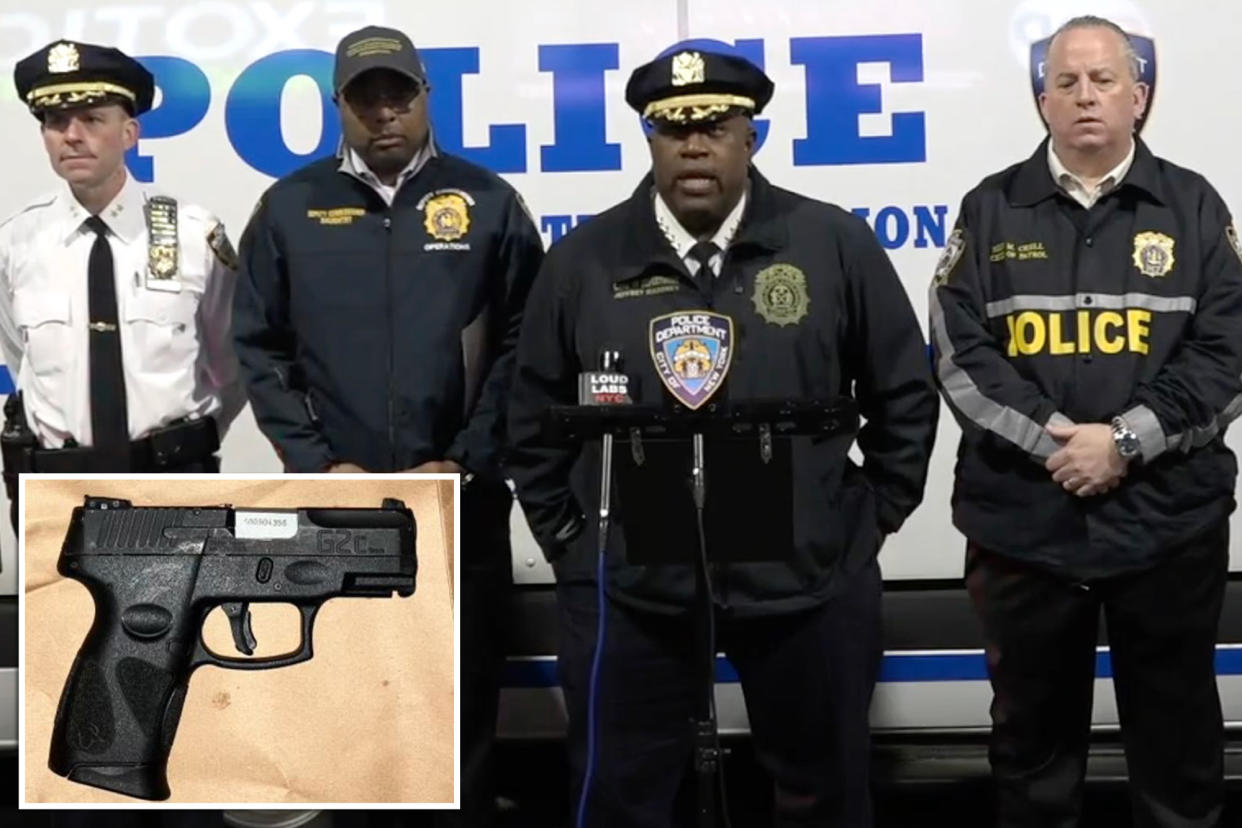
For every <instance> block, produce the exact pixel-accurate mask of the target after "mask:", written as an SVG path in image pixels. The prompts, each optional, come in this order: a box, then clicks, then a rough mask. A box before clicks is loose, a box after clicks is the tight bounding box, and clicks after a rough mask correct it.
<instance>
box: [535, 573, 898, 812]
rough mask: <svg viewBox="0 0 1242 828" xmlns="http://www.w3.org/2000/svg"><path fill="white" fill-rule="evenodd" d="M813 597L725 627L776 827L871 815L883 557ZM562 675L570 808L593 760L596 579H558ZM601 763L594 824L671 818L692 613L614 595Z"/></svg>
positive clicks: (690, 664) (691, 668) (692, 657)
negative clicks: (839, 587) (590, 716)
mask: <svg viewBox="0 0 1242 828" xmlns="http://www.w3.org/2000/svg"><path fill="white" fill-rule="evenodd" d="M847 577H848V579H849V581H850V583H849V585H848V588H847V590H846V592H845V593H844V594H842V595H841V596H840V597H838V598H835V599H833V600H832V601H829V602H828V603H825V604H823V605H822V606H819V607H817V608H815V609H812V610H809V611H806V612H802V613H798V614H794V615H784V616H777V617H771V618H760V619H746V620H729V619H728V618H721V619H720V621H719V622H718V625H717V641H718V643H719V644H720V645H721V649H723V650H724V651H725V653H726V654H727V655H728V657H729V659H730V661H731V662H732V664H733V666H734V668H735V669H736V670H737V672H738V674H739V677H740V678H741V684H742V690H743V693H744V694H745V697H746V710H747V714H748V716H749V718H750V729H751V734H752V738H753V743H754V746H755V753H756V755H757V757H758V761H759V763H760V765H761V766H762V767H763V768H764V769H765V770H766V771H767V772H768V773H769V774H770V775H771V777H772V779H773V782H774V784H775V797H774V802H775V807H774V810H775V814H774V821H773V825H774V826H776V828H791V827H792V826H869V825H871V823H872V807H871V793H870V730H869V726H868V718H867V716H868V710H869V708H870V705H871V693H872V690H873V689H874V687H875V681H876V676H877V674H878V671H879V664H880V656H881V633H880V592H881V579H880V569H879V565H878V564H877V563H876V561H875V560H874V559H872V560H870V561H868V562H867V563H866V564H865V565H864V567H863V569H862V570H861V571H860V572H858V573H857V574H853V575H850V576H847ZM557 602H558V605H559V615H560V634H561V644H560V665H559V666H560V673H561V685H562V687H563V688H564V691H565V703H566V706H567V708H568V711H569V738H568V747H569V760H570V773H571V785H570V787H571V791H572V803H571V804H572V808H573V812H574V813H575V814H576V813H577V807H578V798H579V796H580V794H581V791H582V785H583V777H584V774H585V771H586V764H587V724H588V721H587V711H588V695H589V684H590V673H591V661H592V657H593V654H594V650H595V637H596V629H597V624H598V620H599V617H598V611H597V606H598V602H597V596H596V588H595V586H594V585H593V584H561V585H558V586H557ZM606 612H607V614H608V615H607V619H606V630H605V632H606V637H605V641H604V655H603V665H602V669H601V675H600V694H599V703H598V710H597V723H596V727H597V739H598V747H597V751H596V759H595V769H594V772H593V778H592V781H591V785H590V798H589V803H588V806H587V810H588V814H587V821H586V824H587V825H589V826H591V828H600V827H601V826H607V828H614V827H616V828H621V827H622V826H624V828H666V826H670V825H671V824H672V820H673V810H674V800H675V798H676V796H677V791H678V788H679V787H680V785H681V782H682V779H683V777H684V775H685V773H686V771H687V768H688V765H689V762H690V760H691V756H692V753H693V736H692V732H691V725H690V721H691V719H692V717H693V714H694V710H695V704H694V703H695V699H696V686H695V676H696V672H695V665H696V663H697V661H696V658H697V656H698V655H699V654H697V653H695V651H694V646H693V645H694V641H693V634H692V631H691V627H692V625H691V624H690V623H689V618H688V617H687V616H686V615H676V616H663V615H657V614H653V613H644V612H638V611H635V610H633V609H630V608H627V607H625V606H623V605H621V604H618V603H616V602H614V601H609V603H608V604H607V609H606Z"/></svg>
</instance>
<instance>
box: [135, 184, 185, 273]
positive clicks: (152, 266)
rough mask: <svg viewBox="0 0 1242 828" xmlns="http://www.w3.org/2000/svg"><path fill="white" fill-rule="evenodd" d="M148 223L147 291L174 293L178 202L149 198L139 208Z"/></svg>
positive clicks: (169, 199)
mask: <svg viewBox="0 0 1242 828" xmlns="http://www.w3.org/2000/svg"><path fill="white" fill-rule="evenodd" d="M142 211H143V215H144V216H145V217H146V221H147V281H146V283H147V288H148V289H149V290H166V291H171V292H173V293H176V292H177V291H179V290H181V280H180V279H178V278H177V264H178V262H177V200H176V199H174V198H169V197H168V196H152V197H151V198H149V199H147V203H146V204H144V205H143V208H142Z"/></svg>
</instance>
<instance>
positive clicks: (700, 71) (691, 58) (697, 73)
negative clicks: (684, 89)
mask: <svg viewBox="0 0 1242 828" xmlns="http://www.w3.org/2000/svg"><path fill="white" fill-rule="evenodd" d="M706 75H707V64H706V63H705V62H704V61H703V56H702V55H700V54H699V53H698V52H682V53H681V54H679V55H674V56H673V77H672V83H673V86H689V85H690V84H692V83H702V82H703V78H704V77H706Z"/></svg>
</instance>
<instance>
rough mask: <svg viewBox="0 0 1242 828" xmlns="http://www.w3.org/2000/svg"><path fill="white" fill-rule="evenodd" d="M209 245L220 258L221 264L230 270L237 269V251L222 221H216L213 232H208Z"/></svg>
mask: <svg viewBox="0 0 1242 828" xmlns="http://www.w3.org/2000/svg"><path fill="white" fill-rule="evenodd" d="M207 246H208V247H210V248H211V252H212V253H214V254H215V255H216V258H217V259H219V260H220V264H222V265H224V266H225V267H227V268H228V269H229V270H237V251H236V250H234V249H233V244H232V242H230V241H229V237H228V234H227V233H225V232H224V225H223V224H221V223H220V222H216V224H215V226H213V227H212V228H211V232H210V233H208V234H207Z"/></svg>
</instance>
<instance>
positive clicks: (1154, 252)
mask: <svg viewBox="0 0 1242 828" xmlns="http://www.w3.org/2000/svg"><path fill="white" fill-rule="evenodd" d="M1133 259H1134V266H1135V267H1137V268H1138V269H1139V272H1140V273H1142V274H1143V275H1144V276H1151V277H1158V276H1164V275H1166V274H1167V273H1168V272H1169V271H1170V270H1172V269H1173V239H1171V238H1169V237H1168V236H1166V235H1165V234H1164V233H1156V232H1154V231H1150V230H1149V231H1147V232H1144V233H1138V234H1136V235H1135V236H1134V256H1133Z"/></svg>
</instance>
